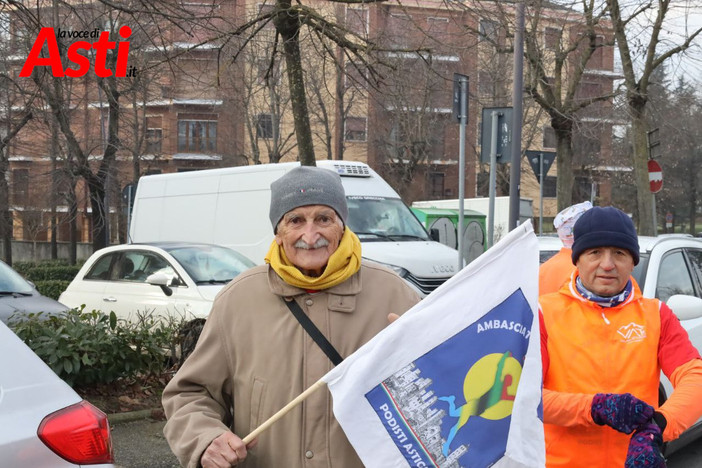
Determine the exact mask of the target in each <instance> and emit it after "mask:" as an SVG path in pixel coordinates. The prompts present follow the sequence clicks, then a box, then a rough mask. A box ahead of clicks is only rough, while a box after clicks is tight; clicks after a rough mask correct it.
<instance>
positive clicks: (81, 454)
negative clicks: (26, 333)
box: [0, 322, 114, 468]
mask: <svg viewBox="0 0 702 468" xmlns="http://www.w3.org/2000/svg"><path fill="white" fill-rule="evenodd" d="M113 461H114V456H113V450H112V437H111V434H110V426H109V424H108V422H107V416H105V413H103V412H102V411H100V410H99V409H97V408H96V407H95V406H93V405H91V404H90V403H88V402H87V401H85V400H83V399H82V398H81V397H80V396H79V395H78V394H77V393H76V392H75V391H73V389H72V388H71V387H69V386H68V384H66V383H65V382H64V381H63V380H61V379H60V378H59V377H58V376H57V375H56V374H55V373H54V372H53V371H52V370H51V369H50V368H49V366H47V365H46V364H44V362H43V361H42V360H41V359H40V358H39V357H38V356H37V355H36V354H34V352H32V350H31V349H29V347H27V345H25V344H24V343H23V342H22V340H20V339H19V338H18V337H17V335H15V334H14V333H13V332H12V331H11V330H10V329H9V328H8V327H7V326H6V325H5V324H4V323H2V322H0V465H2V466H4V467H12V468H79V467H83V466H86V465H90V466H91V467H96V468H114V465H113V464H112V463H113Z"/></svg>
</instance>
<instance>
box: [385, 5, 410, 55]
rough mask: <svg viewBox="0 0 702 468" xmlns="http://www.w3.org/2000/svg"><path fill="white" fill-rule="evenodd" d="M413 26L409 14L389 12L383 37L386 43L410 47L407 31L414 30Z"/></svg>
mask: <svg viewBox="0 0 702 468" xmlns="http://www.w3.org/2000/svg"><path fill="white" fill-rule="evenodd" d="M414 30H415V26H414V24H413V23H412V18H411V17H410V16H409V15H405V14H401V13H390V15H388V19H387V28H386V30H385V39H386V40H387V41H388V44H389V45H391V46H395V47H410V44H411V42H412V41H411V40H410V35H409V34H408V31H414Z"/></svg>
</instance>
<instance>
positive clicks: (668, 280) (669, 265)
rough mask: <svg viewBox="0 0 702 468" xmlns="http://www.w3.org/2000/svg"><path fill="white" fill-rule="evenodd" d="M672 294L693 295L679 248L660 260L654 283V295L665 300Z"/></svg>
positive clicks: (693, 290)
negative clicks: (656, 278)
mask: <svg viewBox="0 0 702 468" xmlns="http://www.w3.org/2000/svg"><path fill="white" fill-rule="evenodd" d="M674 294H688V295H691V296H694V295H695V288H694V286H693V282H692V278H691V277H690V271H689V270H688V268H687V263H685V258H684V257H683V253H682V251H681V250H677V251H675V252H671V253H669V254H667V255H666V256H665V257H663V259H662V260H661V265H660V270H659V271H658V282H657V283H656V297H657V298H658V299H660V300H662V301H664V302H665V301H667V300H668V298H669V297H670V296H672V295H674Z"/></svg>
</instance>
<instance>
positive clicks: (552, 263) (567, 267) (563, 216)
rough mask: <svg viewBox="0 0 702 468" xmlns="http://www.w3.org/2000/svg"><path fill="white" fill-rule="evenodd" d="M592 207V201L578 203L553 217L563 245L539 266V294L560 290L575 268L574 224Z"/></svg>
mask: <svg viewBox="0 0 702 468" xmlns="http://www.w3.org/2000/svg"><path fill="white" fill-rule="evenodd" d="M590 208H592V203H590V202H589V201H586V202H583V203H578V204H577V205H573V206H569V207H568V208H566V209H565V210H563V211H561V212H560V213H558V214H557V215H556V217H555V218H554V219H553V227H555V228H556V232H558V237H559V239H561V242H562V243H563V247H561V250H559V251H558V253H557V254H556V255H554V256H553V257H551V258H549V259H548V260H546V261H545V262H544V263H542V264H541V266H540V267H539V294H548V293H552V292H556V291H558V290H559V289H560V287H561V286H563V283H565V282H566V281H568V278H570V275H571V273H573V270H575V265H573V261H572V260H571V258H570V256H571V247H572V246H573V226H575V222H576V221H577V220H578V218H580V216H581V215H582V214H583V213H585V212H586V211H587V210H589V209H590Z"/></svg>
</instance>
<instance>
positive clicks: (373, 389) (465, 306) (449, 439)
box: [322, 222, 545, 468]
mask: <svg viewBox="0 0 702 468" xmlns="http://www.w3.org/2000/svg"><path fill="white" fill-rule="evenodd" d="M538 258H539V249H538V242H537V239H536V236H535V235H534V232H533V229H532V227H531V223H529V222H528V223H525V224H523V225H521V226H519V227H518V228H517V229H515V230H513V231H511V232H510V233H509V234H508V235H507V236H506V237H505V238H503V239H502V240H501V241H500V242H499V243H497V244H496V245H495V246H493V247H492V248H491V249H489V250H488V251H487V252H485V253H484V254H482V255H481V256H480V257H478V258H477V259H476V260H474V261H473V262H472V263H471V264H470V265H468V266H467V267H466V268H464V269H463V270H461V271H460V272H459V273H458V274H457V275H455V276H454V277H453V278H451V279H450V280H449V281H447V282H446V283H445V284H444V285H442V286H441V287H440V288H438V289H437V290H436V291H434V292H433V293H432V294H430V295H429V296H428V297H426V298H425V299H424V300H422V301H421V302H420V303H419V304H417V305H416V306H415V307H413V308H412V309H411V310H409V311H408V312H407V313H405V314H404V315H403V316H402V317H400V319H398V320H397V321H396V322H395V323H393V324H392V325H391V326H389V327H388V328H386V329H385V330H383V331H382V332H381V333H379V334H378V335H377V336H376V337H374V338H373V339H372V340H371V341H369V342H368V343H366V344H365V345H364V346H363V347H361V348H360V349H359V350H357V351H356V352H355V353H353V354H352V355H351V356H349V357H347V358H346V359H345V360H344V362H342V363H341V364H340V365H338V366H337V367H336V368H334V369H333V370H332V371H331V372H329V373H328V374H327V375H326V376H325V377H324V378H323V379H322V380H324V381H325V382H326V383H327V385H328V386H329V389H330V391H331V392H332V396H333V400H334V414H335V416H336V418H337V420H338V421H339V423H340V424H341V426H342V428H343V429H344V432H345V433H346V435H347V437H348V438H349V440H350V441H351V444H353V446H354V448H355V449H356V451H357V452H358V454H359V456H360V458H361V460H362V461H363V463H364V464H365V465H366V466H367V467H371V468H373V467H378V468H394V467H398V468H400V467H403V468H404V467H407V466H410V467H441V468H445V467H451V468H459V467H464V468H468V467H488V466H495V467H541V466H544V464H545V449H544V433H543V422H542V421H543V411H542V404H541V355H540V343H539V327H538V313H537V311H538V306H537V301H538V269H539V260H538Z"/></svg>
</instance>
